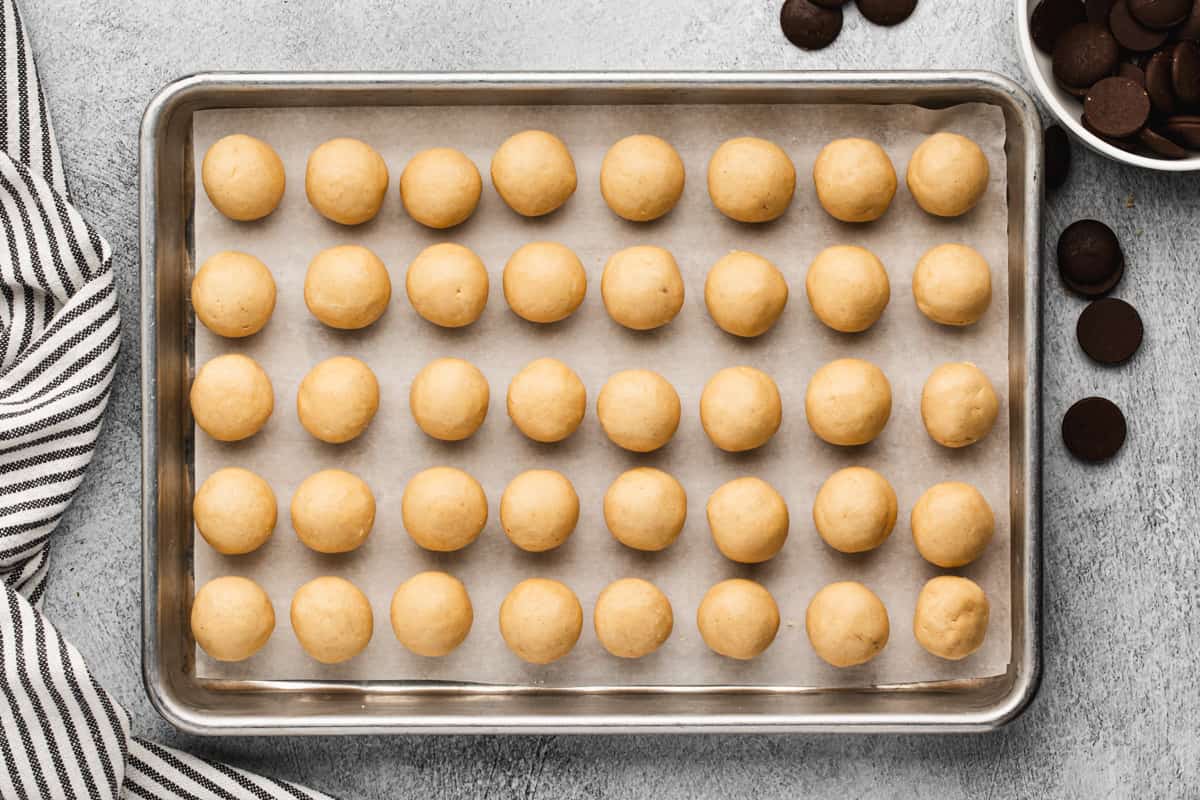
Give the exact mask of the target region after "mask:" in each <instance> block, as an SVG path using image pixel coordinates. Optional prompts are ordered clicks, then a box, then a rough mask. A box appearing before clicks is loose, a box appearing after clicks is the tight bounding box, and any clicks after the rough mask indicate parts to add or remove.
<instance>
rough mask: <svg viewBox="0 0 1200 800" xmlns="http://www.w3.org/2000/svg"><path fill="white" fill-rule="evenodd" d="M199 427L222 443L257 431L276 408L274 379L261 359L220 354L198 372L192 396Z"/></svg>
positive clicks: (247, 436)
mask: <svg viewBox="0 0 1200 800" xmlns="http://www.w3.org/2000/svg"><path fill="white" fill-rule="evenodd" d="M190 400H191V406H192V416H193V417H194V418H195V420H196V424H197V425H199V426H200V429H201V430H202V431H204V432H205V433H207V434H208V435H209V436H211V437H213V438H214V439H216V440H217V441H220V442H237V441H241V440H242V439H246V438H249V437H251V436H253V435H254V434H256V433H258V432H259V430H261V429H262V426H263V425H266V424H267V420H268V419H269V418H270V417H271V412H272V411H273V410H274V409H275V393H274V392H273V391H272V389H271V381H270V379H269V378H268V377H267V373H265V372H263V368H262V367H260V366H259V365H258V362H257V361H255V360H254V359H252V358H248V357H247V356H243V355H239V354H237V353H230V354H228V355H223V356H217V357H216V358H214V359H213V360H212V361H209V362H208V363H207V364H205V365H204V366H202V367H201V368H200V369H199V370H198V371H197V372H196V379H195V380H194V381H192V391H191V395H190Z"/></svg>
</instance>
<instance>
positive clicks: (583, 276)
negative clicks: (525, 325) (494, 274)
mask: <svg viewBox="0 0 1200 800" xmlns="http://www.w3.org/2000/svg"><path fill="white" fill-rule="evenodd" d="M503 283H504V299H505V300H507V301H508V306H509V308H511V309H512V310H513V313H514V314H516V315H517V316H518V317H520V318H521V319H526V320H529V321H530V322H542V323H547V322H558V321H559V320H562V319H566V318H567V317H569V316H571V314H572V313H574V311H575V309H577V308H579V304H580V303H582V302H583V296H584V295H585V294H587V273H586V272H585V271H584V269H583V263H582V262H581V261H580V260H579V256H577V255H575V254H574V253H573V252H571V249H570V248H569V247H566V246H564V245H561V244H559V243H557V242H531V243H530V244H527V245H525V246H523V247H521V248H520V249H519V250H517V252H515V253H513V254H512V258H510V259H509V260H508V263H507V264H505V265H504V277H503Z"/></svg>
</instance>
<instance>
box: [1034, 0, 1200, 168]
mask: <svg viewBox="0 0 1200 800" xmlns="http://www.w3.org/2000/svg"><path fill="white" fill-rule="evenodd" d="M1017 29H1018V31H1017V39H1018V47H1019V48H1020V51H1021V56H1022V59H1023V60H1024V62H1025V68H1026V69H1027V70H1028V71H1029V74H1030V77H1031V78H1032V79H1033V83H1034V85H1035V87H1036V89H1037V92H1038V94H1039V95H1040V96H1041V98H1042V100H1043V101H1044V102H1045V104H1046V105H1047V106H1048V107H1049V109H1050V110H1051V111H1052V112H1053V113H1054V115H1055V116H1056V117H1058V119H1059V121H1060V122H1061V124H1062V125H1063V126H1064V127H1065V128H1067V129H1068V130H1070V131H1071V132H1073V133H1074V134H1075V135H1076V136H1077V137H1078V138H1079V139H1080V141H1082V142H1083V143H1084V144H1086V145H1087V146H1088V147H1090V148H1091V149H1092V150H1095V151H1096V152H1098V153H1100V154H1102V155H1104V156H1107V157H1108V158H1111V159H1114V160H1116V161H1121V162H1123V163H1126V164H1133V165H1135V166H1139V167H1145V168H1147V169H1155V170H1161V171H1165V172H1190V171H1200V0H1019V2H1018V14H1017Z"/></svg>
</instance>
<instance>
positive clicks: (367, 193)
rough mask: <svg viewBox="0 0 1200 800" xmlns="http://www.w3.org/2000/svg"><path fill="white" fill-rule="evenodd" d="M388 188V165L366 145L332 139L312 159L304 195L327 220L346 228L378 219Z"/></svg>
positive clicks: (309, 161)
mask: <svg viewBox="0 0 1200 800" xmlns="http://www.w3.org/2000/svg"><path fill="white" fill-rule="evenodd" d="M387 187H388V168H387V164H386V163H384V160H383V156H381V155H379V153H378V152H376V150H375V148H373V147H371V145H369V144H367V143H366V142H360V141H359V140H358V139H347V138H340V139H330V140H329V141H328V142H325V143H324V144H322V145H320V146H319V147H317V149H316V150H313V151H312V153H311V154H310V155H309V156H308V167H307V169H306V170H305V173H304V191H305V193H306V194H307V195H308V202H309V203H310V204H311V205H312V207H313V208H315V209H316V210H317V213H319V214H320V215H321V216H323V217H325V218H326V219H329V220H332V221H334V222H337V223H340V224H342V225H361V224H362V223H364V222H368V221H369V220H372V219H374V218H375V215H376V214H378V213H379V209H380V207H381V206H382V205H383V198H384V196H385V195H386V194H387Z"/></svg>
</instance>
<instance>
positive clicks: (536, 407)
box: [508, 358, 587, 442]
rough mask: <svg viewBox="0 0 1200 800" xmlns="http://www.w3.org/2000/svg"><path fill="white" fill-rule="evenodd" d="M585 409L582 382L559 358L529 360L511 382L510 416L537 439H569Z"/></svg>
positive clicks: (585, 392) (585, 391)
mask: <svg viewBox="0 0 1200 800" xmlns="http://www.w3.org/2000/svg"><path fill="white" fill-rule="evenodd" d="M586 411H587V389H586V388H584V385H583V381H581V380H580V379H579V376H578V375H576V374H575V373H574V372H573V371H572V370H571V368H570V367H568V366H567V365H566V364H564V363H563V362H561V361H559V360H558V359H556V358H539V359H537V360H535V361H531V362H529V363H528V364H526V365H525V366H524V367H523V368H522V369H521V371H520V372H518V373H517V374H516V376H515V377H514V378H513V379H512V383H510V384H509V385H508V416H509V417H511V418H512V421H513V424H514V425H516V426H517V428H518V429H519V430H520V431H521V433H523V434H525V435H526V436H528V437H529V438H530V439H533V440H534V441H535V442H561V441H562V440H563V439H566V438H567V437H568V436H570V435H571V434H572V433H574V432H575V430H576V429H577V428H578V427H579V423H581V422H582V421H583V415H584V414H585V413H586Z"/></svg>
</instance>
